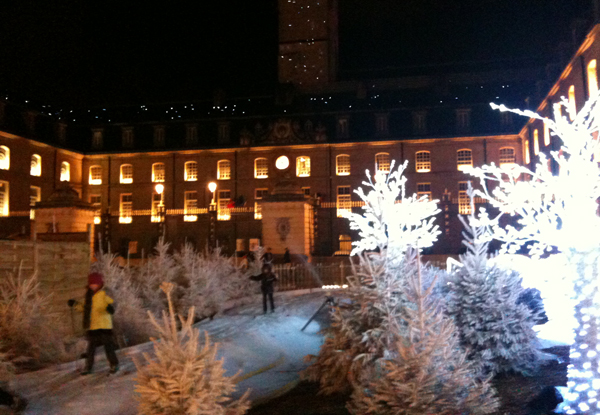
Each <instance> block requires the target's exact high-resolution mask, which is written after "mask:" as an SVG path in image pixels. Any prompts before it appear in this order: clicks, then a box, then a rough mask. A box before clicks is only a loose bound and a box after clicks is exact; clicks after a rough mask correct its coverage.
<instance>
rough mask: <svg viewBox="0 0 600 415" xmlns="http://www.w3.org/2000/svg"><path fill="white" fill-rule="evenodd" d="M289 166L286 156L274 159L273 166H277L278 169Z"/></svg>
mask: <svg viewBox="0 0 600 415" xmlns="http://www.w3.org/2000/svg"><path fill="white" fill-rule="evenodd" d="M289 166H290V159H288V158H287V157H286V156H280V157H278V158H277V160H276V161H275V167H277V168H278V169H279V170H285V169H287V168H288V167H289Z"/></svg>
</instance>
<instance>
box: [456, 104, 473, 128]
mask: <svg viewBox="0 0 600 415" xmlns="http://www.w3.org/2000/svg"><path fill="white" fill-rule="evenodd" d="M470 126H471V110H470V109H459V110H456V128H457V129H458V131H467V130H468V129H469V127H470Z"/></svg>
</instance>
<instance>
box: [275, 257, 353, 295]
mask: <svg viewBox="0 0 600 415" xmlns="http://www.w3.org/2000/svg"><path fill="white" fill-rule="evenodd" d="M273 272H275V274H277V277H278V282H277V286H278V288H279V290H280V291H290V290H300V289H306V288H321V287H322V286H324V285H339V286H342V285H344V284H348V282H347V281H346V277H348V276H349V275H351V274H352V266H351V265H350V264H339V265H338V264H330V265H322V264H316V265H310V264H306V265H291V266H286V265H275V266H274V267H273Z"/></svg>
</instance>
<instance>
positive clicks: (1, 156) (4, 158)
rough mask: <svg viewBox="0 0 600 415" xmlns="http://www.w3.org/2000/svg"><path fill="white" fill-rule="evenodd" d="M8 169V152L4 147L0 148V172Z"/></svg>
mask: <svg viewBox="0 0 600 415" xmlns="http://www.w3.org/2000/svg"><path fill="white" fill-rule="evenodd" d="M9 168H10V150H9V149H8V147H6V146H0V170H8V169H9Z"/></svg>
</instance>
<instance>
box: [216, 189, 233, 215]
mask: <svg viewBox="0 0 600 415" xmlns="http://www.w3.org/2000/svg"><path fill="white" fill-rule="evenodd" d="M229 203H231V192H230V191H229V190H219V193H218V195H217V220H229V219H231V209H229V208H228V207H227V206H228V205H229Z"/></svg>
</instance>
